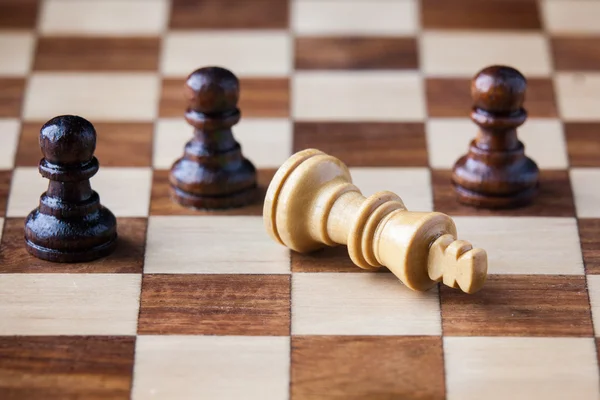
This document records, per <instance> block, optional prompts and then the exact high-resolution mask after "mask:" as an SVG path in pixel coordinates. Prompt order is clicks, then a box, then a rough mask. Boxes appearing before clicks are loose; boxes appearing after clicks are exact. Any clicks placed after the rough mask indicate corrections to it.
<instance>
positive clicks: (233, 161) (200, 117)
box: [169, 67, 257, 209]
mask: <svg viewBox="0 0 600 400" xmlns="http://www.w3.org/2000/svg"><path fill="white" fill-rule="evenodd" d="M239 90H240V88H239V81H238V79H237V77H236V76H235V75H234V74H233V73H232V72H231V71H229V70H226V69H224V68H220V67H205V68H200V69H198V70H196V71H194V72H193V73H191V74H190V76H188V79H187V81H186V86H185V96H186V98H187V100H188V109H187V110H186V113H185V119H186V121H187V122H188V123H189V124H190V125H192V126H193V127H194V128H195V129H194V138H192V139H191V140H190V141H189V142H188V143H187V144H186V145H185V151H184V155H183V157H182V158H180V159H178V160H177V161H175V163H174V164H173V167H172V168H171V174H170V175H169V182H170V183H171V187H170V193H171V197H172V199H173V200H174V201H176V202H178V203H179V204H181V205H182V206H185V207H188V208H194V209H227V208H236V207H242V206H245V205H248V204H250V203H253V202H255V201H256V200H257V183H256V168H255V167H254V165H253V164H252V163H251V162H250V161H249V160H248V159H246V158H244V156H243V154H242V149H241V146H240V144H239V143H238V142H237V141H236V140H235V139H234V137H233V133H232V131H231V127H232V126H233V125H235V124H237V123H238V121H239V120H240V116H241V114H240V110H239V109H238V108H237V103H238V99H239Z"/></svg>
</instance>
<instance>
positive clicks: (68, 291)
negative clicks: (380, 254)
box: [0, 0, 600, 400]
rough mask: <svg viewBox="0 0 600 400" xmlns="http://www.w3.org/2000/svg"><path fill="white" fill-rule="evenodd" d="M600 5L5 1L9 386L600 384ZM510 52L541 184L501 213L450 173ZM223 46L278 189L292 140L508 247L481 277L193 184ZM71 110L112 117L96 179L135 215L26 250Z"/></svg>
mask: <svg viewBox="0 0 600 400" xmlns="http://www.w3.org/2000/svg"><path fill="white" fill-rule="evenodd" d="M599 20H600V2H598V1H579V0H562V1H561V0H548V1H539V2H538V1H529V0H487V1H482V0H452V1H448V0H422V1H418V0H370V1H367V0H289V1H288V0H203V1H200V0H198V1H191V0H172V1H168V0H147V1H142V0H105V1H100V0H95V1H94V0H86V1H77V0H46V1H41V2H37V1H31V0H2V1H0V225H2V235H1V240H0V398H1V399H28V400H31V399H45V400H47V399H121V398H122V399H127V398H132V399H266V400H268V399H288V398H289V399H293V400H300V399H451V400H454V399H461V400H468V399H478V400H479V399H578V400H589V399H596V400H597V399H599V398H600V394H599V393H600V390H599V387H600V385H599V376H600V373H599V368H598V351H597V349H598V346H599V343H600V185H599V182H600V157H599V156H598V155H599V154H600V24H599V23H598V21H599ZM497 63H500V64H508V65H511V66H514V67H516V68H518V69H519V70H520V71H521V72H522V73H523V74H525V75H526V77H527V78H528V82H529V86H528V92H527V100H526V103H525V106H526V108H527V110H528V112H529V115H530V118H529V120H528V121H527V122H526V124H525V125H524V126H523V127H522V128H521V129H520V130H519V135H520V138H521V139H522V140H523V142H524V143H525V145H526V149H527V153H528V154H529V155H530V156H531V157H532V158H533V159H534V160H535V161H536V162H537V163H538V164H539V166H540V167H541V169H542V173H541V185H542V186H541V188H542V189H541V193H540V195H539V197H538V198H537V199H536V202H535V203H534V204H533V205H531V206H529V207H526V208H522V209H518V210H513V211H502V212H490V211H485V210H478V209H474V208H468V207H464V206H461V205H459V204H458V203H457V202H456V200H455V199H454V194H453V191H452V188H451V186H450V184H449V177H450V169H451V167H452V164H453V162H454V161H455V160H456V159H457V158H458V157H459V155H461V154H462V153H464V152H466V150H467V147H468V143H469V140H470V139H471V138H472V137H474V135H475V134H476V127H475V125H474V124H472V123H471V122H470V120H469V119H468V114H469V109H470V106H471V104H470V98H469V81H470V78H471V77H472V76H473V75H474V74H475V73H476V72H477V71H478V70H480V69H481V68H483V67H485V66H487V65H491V64H497ZM207 65H220V66H224V67H227V68H229V69H230V70H232V71H233V72H234V73H235V74H236V75H237V76H238V77H239V78H240V81H241V91H242V93H241V100H240V107H241V110H242V115H243V117H242V121H241V122H240V124H239V125H237V126H236V127H235V128H234V133H235V136H236V138H237V139H238V140H239V141H240V142H241V144H242V146H243V150H244V154H245V155H246V156H247V157H248V158H249V159H251V160H252V161H253V162H254V163H255V165H256V166H257V167H258V168H259V181H260V185H261V190H263V192H264V189H265V188H266V186H267V185H268V183H269V180H270V179H271V178H272V176H273V174H274V172H275V170H276V169H277V168H278V167H279V165H280V164H281V163H282V162H283V161H284V160H286V159H287V158H288V157H289V156H290V155H291V154H292V153H293V152H295V151H298V150H301V149H304V148H307V147H316V148H319V149H321V150H324V151H325V152H328V153H330V154H332V155H334V156H337V157H340V158H341V159H342V160H343V161H344V162H346V163H347V164H348V165H349V166H350V167H351V172H352V174H353V178H354V180H355V182H356V184H357V185H358V186H359V187H360V188H361V189H363V192H364V193H365V194H366V195H368V194H371V193H373V192H375V191H378V190H391V191H394V192H396V193H398V194H399V195H401V196H402V197H403V199H404V201H405V203H406V205H407V207H408V208H409V209H411V210H415V211H417V210H421V211H429V210H437V211H442V212H445V213H448V214H450V215H451V216H452V217H454V218H455V221H456V223H457V226H458V230H459V235H460V237H461V238H465V239H468V240H470V241H472V242H473V243H474V244H475V245H477V246H480V247H483V248H485V249H486V250H487V251H488V254H489V262H490V267H489V272H490V276H489V280H488V282H487V284H486V286H485V287H484V289H483V290H482V291H481V292H479V293H477V294H475V295H465V294H462V293H460V292H459V291H457V290H453V289H449V288H446V287H440V288H439V289H438V288H436V289H434V290H432V291H429V292H427V293H416V292H412V291H409V290H408V289H406V288H405V287H403V285H402V284H401V283H400V282H399V281H398V280H397V279H396V278H395V277H394V276H393V275H392V274H390V273H389V272H386V271H382V273H370V272H364V271H362V270H360V269H359V268H357V267H355V266H354V265H352V263H351V262H350V260H349V258H348V256H347V253H346V249H345V248H333V249H328V250H324V251H320V252H317V253H315V254H310V255H300V254H294V253H290V252H289V251H288V250H287V249H285V248H283V247H282V246H280V245H278V244H276V243H274V242H273V241H272V240H271V239H270V238H268V237H267V234H266V232H265V229H264V227H263V224H262V220H261V211H262V205H261V204H260V203H257V204H255V205H252V206H249V207H246V208H242V209H236V210H230V211H226V212H195V211H190V210H187V209H184V208H181V207H179V206H178V205H176V204H174V203H172V202H171V201H170V200H169V198H168V193H167V178H168V170H169V168H170V165H171V163H172V162H173V161H174V160H175V159H176V158H177V157H179V156H180V155H181V154H182V151H183V145H184V143H185V141H187V140H188V139H189V138H190V137H191V133H192V128H191V127H190V126H188V125H187V124H186V123H185V121H184V120H183V112H184V108H185V104H184V100H183V92H182V87H183V81H184V78H185V77H186V76H187V74H188V73H190V72H191V71H193V70H194V69H196V68H198V67H201V66H207ZM60 114H77V115H81V116H83V117H85V118H87V119H89V120H90V121H91V122H92V123H93V124H94V125H95V127H96V129H97V132H98V146H97V152H96V155H97V157H98V159H99V160H100V163H101V169H100V172H99V173H98V174H97V175H96V176H95V177H94V178H93V179H92V186H93V188H94V189H95V190H97V191H98V193H99V194H100V197H101V200H102V202H103V203H104V204H105V205H106V206H108V207H109V208H110V209H111V210H112V211H113V212H114V213H115V214H116V215H117V216H118V229H119V234H120V243H119V247H118V249H117V250H116V251H115V253H114V254H112V255H111V256H109V257H107V258H105V259H102V260H98V261H95V262H91V263H85V264H52V263H48V262H43V261H40V260H37V259H35V258H32V257H31V256H29V255H28V254H27V253H26V251H25V249H24V245H23V219H24V217H25V216H26V215H27V213H29V211H31V210H32V209H33V208H35V207H36V206H37V203H38V200H39V196H40V195H41V193H42V192H43V191H44V190H45V188H46V186H47V181H44V180H43V179H42V178H41V177H40V175H39V173H38V172H37V168H36V166H37V163H38V161H39V159H40V156H41V153H40V150H39V146H38V143H37V136H38V134H39V129H40V127H41V125H42V124H43V123H44V122H45V121H47V120H48V119H50V118H52V117H54V116H56V115H60Z"/></svg>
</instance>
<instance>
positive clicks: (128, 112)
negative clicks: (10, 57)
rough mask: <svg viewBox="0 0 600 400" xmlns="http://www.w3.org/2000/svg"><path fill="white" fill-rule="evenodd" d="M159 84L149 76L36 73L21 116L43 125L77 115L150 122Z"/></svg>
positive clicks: (31, 81) (154, 110) (134, 74)
mask: <svg viewBox="0 0 600 400" xmlns="http://www.w3.org/2000/svg"><path fill="white" fill-rule="evenodd" d="M158 92H159V80H158V76H157V75H156V74H149V73H73V74H59V73H36V74H34V75H33V76H32V77H31V78H30V79H29V89H28V90H27V95H26V96H25V101H24V110H23V116H24V118H25V119H28V120H35V121H46V120H48V119H50V118H52V117H54V116H56V115H64V114H70V115H80V116H82V117H84V118H86V119H88V120H89V121H90V122H91V123H92V124H93V123H94V122H97V121H101V120H104V121H107V120H108V121H127V122H131V121H152V120H153V119H154V117H155V115H156V108H157V103H158Z"/></svg>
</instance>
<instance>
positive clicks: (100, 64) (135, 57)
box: [33, 36, 160, 71]
mask: <svg viewBox="0 0 600 400" xmlns="http://www.w3.org/2000/svg"><path fill="white" fill-rule="evenodd" d="M37 46H38V47H37V51H36V56H35V61H34V64H33V69H34V70H36V71H155V70H157V69H158V58H159V51H160V38H158V37H147V38H143V37H139V38H106V37H51V36H45V37H40V38H39V39H38V42H37ZM107 54H110V56H107Z"/></svg>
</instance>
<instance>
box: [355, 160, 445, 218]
mask: <svg viewBox="0 0 600 400" xmlns="http://www.w3.org/2000/svg"><path fill="white" fill-rule="evenodd" d="M350 173H351V174H352V181H353V182H354V184H355V185H356V186H358V188H359V189H360V190H361V192H362V193H363V195H365V196H366V197H368V196H370V195H372V194H374V193H376V192H380V191H384V190H385V191H390V192H393V193H396V194H397V195H398V196H400V197H401V198H402V201H403V202H404V205H405V206H406V208H408V209H409V210H411V211H433V199H432V194H431V174H430V172H429V168H375V167H373V168H367V167H364V168H363V167H360V168H359V167H354V168H350Z"/></svg>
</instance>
